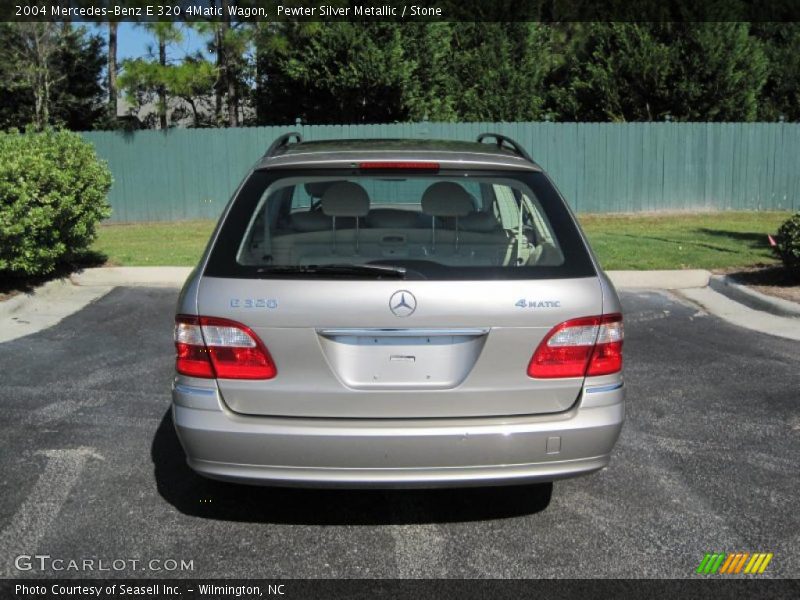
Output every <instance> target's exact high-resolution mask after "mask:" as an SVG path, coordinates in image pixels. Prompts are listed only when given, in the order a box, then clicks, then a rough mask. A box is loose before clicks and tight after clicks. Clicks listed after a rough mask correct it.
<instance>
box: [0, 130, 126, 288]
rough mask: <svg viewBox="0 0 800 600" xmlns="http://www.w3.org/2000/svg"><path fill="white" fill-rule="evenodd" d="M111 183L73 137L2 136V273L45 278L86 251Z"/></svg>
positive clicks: (87, 147) (104, 212)
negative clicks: (42, 276)
mask: <svg viewBox="0 0 800 600" xmlns="http://www.w3.org/2000/svg"><path fill="white" fill-rule="evenodd" d="M111 181H112V180H111V172H110V171H109V169H108V167H107V166H106V164H105V162H103V161H100V160H99V159H98V158H97V156H96V155H95V152H94V148H93V146H92V145H91V144H89V143H88V142H86V141H84V140H83V139H82V138H81V137H80V136H79V135H77V134H75V133H72V132H68V131H45V132H42V133H31V132H29V133H18V132H16V131H11V132H8V133H0V274H4V275H6V276H14V277H25V276H39V275H47V274H48V273H51V272H52V271H54V270H55V269H56V267H57V266H59V265H60V264H63V263H66V262H69V261H70V260H72V259H73V258H75V257H77V256H78V255H79V254H80V253H81V252H82V251H84V250H86V249H87V248H88V247H89V245H90V244H91V243H92V241H93V240H94V238H95V229H96V226H97V223H98V222H99V221H100V220H101V219H105V218H107V217H108V216H110V214H111V207H110V205H109V203H108V191H109V189H110V188H111Z"/></svg>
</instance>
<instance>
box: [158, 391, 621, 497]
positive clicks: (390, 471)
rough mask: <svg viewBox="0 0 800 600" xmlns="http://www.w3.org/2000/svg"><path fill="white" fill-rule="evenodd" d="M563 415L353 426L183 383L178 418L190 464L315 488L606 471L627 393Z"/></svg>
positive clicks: (594, 396)
mask: <svg viewBox="0 0 800 600" xmlns="http://www.w3.org/2000/svg"><path fill="white" fill-rule="evenodd" d="M610 387H613V386H606V388H605V389H601V388H598V390H597V391H596V392H595V393H591V394H586V393H584V397H583V398H582V399H581V401H579V402H578V403H577V405H576V407H574V408H573V409H571V410H570V411H567V412H565V413H560V414H557V415H546V416H535V417H507V418H498V417H493V418H470V419H427V420H382V421H378V420H355V419H341V420H337V419H296V418H270V417H247V416H242V415H238V414H236V413H232V412H230V411H229V410H227V409H226V408H225V407H224V404H223V403H222V402H221V400H220V398H219V397H218V393H217V392H216V390H209V389H207V390H203V391H198V388H191V387H188V386H183V385H178V386H176V388H175V390H173V400H174V401H173V419H174V423H175V428H176V430H177V433H178V437H179V438H180V440H181V443H182V445H183V448H184V450H185V451H186V455H187V462H188V464H189V466H190V467H191V468H192V469H194V470H195V471H197V472H198V473H200V474H201V475H205V476H207V477H211V478H214V479H222V480H229V481H237V482H245V483H255V484H266V485H290V486H291V485H294V486H308V487H323V486H338V487H438V486H469V485H503V484H510V483H528V482H535V481H551V480H553V479H559V478H564V477H572V476H576V475H582V474H585V473H591V472H593V471H597V470H598V469H601V468H602V467H604V466H606V465H607V464H608V462H609V458H610V454H611V450H612V448H613V446H614V443H615V442H616V440H617V438H618V437H619V433H620V429H621V427H622V422H623V418H624V404H623V389H622V388H621V387H617V388H616V389H608V388H610Z"/></svg>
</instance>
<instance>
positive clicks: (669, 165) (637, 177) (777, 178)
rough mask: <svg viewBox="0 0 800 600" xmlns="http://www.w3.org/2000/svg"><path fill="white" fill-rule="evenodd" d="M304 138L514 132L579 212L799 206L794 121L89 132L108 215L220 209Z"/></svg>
mask: <svg viewBox="0 0 800 600" xmlns="http://www.w3.org/2000/svg"><path fill="white" fill-rule="evenodd" d="M291 130H299V131H301V133H302V134H303V137H304V138H305V139H308V140H320V139H336V138H389V137H393V138H396V137H406V138H443V139H461V140H473V139H475V138H476V137H477V135H478V134H479V133H482V132H485V131H493V132H499V133H504V134H506V135H510V136H512V137H513V138H515V139H516V140H518V141H519V142H520V143H522V144H523V145H524V146H525V147H526V148H528V149H529V151H530V152H531V154H532V156H533V157H534V159H535V160H537V161H538V162H539V163H540V164H541V165H542V166H543V167H544V168H545V169H547V171H548V172H549V173H550V175H551V176H552V178H553V179H554V181H555V182H556V184H557V185H558V186H559V188H560V189H561V191H562V193H563V194H564V195H565V196H566V197H567V199H568V200H569V202H570V204H571V205H572V207H573V208H574V209H575V210H577V211H579V212H641V211H664V210H666V211H680V210H687V211H691V210H800V124H795V123H458V124H455V123H402V124H391V125H311V126H302V127H299V128H296V127H251V128H240V129H175V130H170V131H168V132H166V133H162V132H159V131H139V132H135V133H120V132H89V133H85V134H83V135H84V137H85V138H86V139H87V140H89V141H90V142H92V143H93V144H94V145H95V147H96V149H97V153H98V154H99V156H100V157H101V158H103V159H105V160H107V161H108V163H109V166H110V168H111V171H112V173H113V174H114V186H113V188H112V189H111V204H112V206H113V209H114V211H113V216H112V217H111V219H112V220H113V221H165V220H182V219H206V218H216V217H217V216H218V215H219V214H220V212H221V211H222V208H223V207H224V206H225V203H226V202H227V200H228V198H229V196H230V194H231V192H232V191H233V190H234V189H235V188H236V186H237V184H238V183H239V181H240V180H241V178H242V176H243V175H244V174H245V173H246V172H247V170H248V169H249V168H250V167H251V166H252V164H253V163H254V162H255V161H256V160H258V158H259V157H260V156H261V155H262V154H263V153H264V150H265V149H266V148H267V146H269V144H270V143H271V142H272V141H273V140H274V139H275V138H276V137H277V136H278V135H280V134H282V133H285V132H287V131H291Z"/></svg>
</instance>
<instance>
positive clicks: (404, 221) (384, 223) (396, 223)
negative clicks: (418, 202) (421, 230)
mask: <svg viewBox="0 0 800 600" xmlns="http://www.w3.org/2000/svg"><path fill="white" fill-rule="evenodd" d="M418 219H419V213H416V212H412V211H410V210H399V209H395V208H375V209H372V210H371V211H369V214H368V215H367V227H376V228H383V229H414V228H416V227H417V226H418V225H417V223H418Z"/></svg>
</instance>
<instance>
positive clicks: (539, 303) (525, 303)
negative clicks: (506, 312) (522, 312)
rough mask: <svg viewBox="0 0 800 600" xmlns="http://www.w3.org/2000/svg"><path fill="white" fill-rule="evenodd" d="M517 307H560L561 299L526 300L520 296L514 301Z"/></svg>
mask: <svg viewBox="0 0 800 600" xmlns="http://www.w3.org/2000/svg"><path fill="white" fill-rule="evenodd" d="M514 306H517V307H519V308H561V300H526V299H525V298H522V299H521V300H517V301H516V302H515V303H514Z"/></svg>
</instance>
